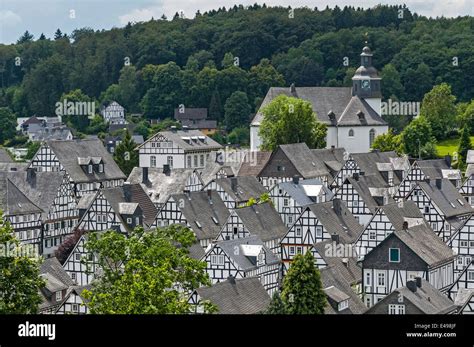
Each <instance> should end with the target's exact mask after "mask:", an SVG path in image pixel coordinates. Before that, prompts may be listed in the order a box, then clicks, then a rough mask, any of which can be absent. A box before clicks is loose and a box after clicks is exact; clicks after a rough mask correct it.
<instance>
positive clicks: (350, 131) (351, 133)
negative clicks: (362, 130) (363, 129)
mask: <svg viewBox="0 0 474 347" xmlns="http://www.w3.org/2000/svg"><path fill="white" fill-rule="evenodd" d="M349 137H354V129H349Z"/></svg>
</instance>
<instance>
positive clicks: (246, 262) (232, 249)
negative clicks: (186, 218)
mask: <svg viewBox="0 0 474 347" xmlns="http://www.w3.org/2000/svg"><path fill="white" fill-rule="evenodd" d="M203 261H204V262H205V263H206V271H207V273H208V274H209V277H210V279H211V281H212V283H218V282H222V281H225V280H226V279H227V278H228V277H229V276H233V277H234V278H236V279H238V278H244V277H258V278H259V279H260V282H261V283H262V285H263V287H264V288H265V289H266V291H267V292H268V294H269V295H270V296H272V295H273V293H275V292H276V291H277V290H278V287H279V269H280V260H279V259H278V258H277V257H276V256H275V255H274V254H273V252H272V251H271V250H270V249H268V248H267V247H265V245H264V244H263V241H262V240H260V239H259V238H258V237H257V236H249V237H245V238H238V239H233V240H226V241H218V242H216V243H213V244H210V245H209V247H208V249H207V250H206V255H205V256H204V257H203Z"/></svg>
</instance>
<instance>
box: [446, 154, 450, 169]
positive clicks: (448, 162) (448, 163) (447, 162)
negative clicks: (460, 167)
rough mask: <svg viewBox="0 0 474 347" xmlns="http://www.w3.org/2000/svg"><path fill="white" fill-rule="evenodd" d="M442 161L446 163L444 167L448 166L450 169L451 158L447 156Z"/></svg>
mask: <svg viewBox="0 0 474 347" xmlns="http://www.w3.org/2000/svg"><path fill="white" fill-rule="evenodd" d="M444 161H445V162H446V165H448V167H449V168H450V169H451V156H450V155H449V154H448V155H445V156H444Z"/></svg>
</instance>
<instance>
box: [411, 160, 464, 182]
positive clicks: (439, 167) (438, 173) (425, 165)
mask: <svg viewBox="0 0 474 347" xmlns="http://www.w3.org/2000/svg"><path fill="white" fill-rule="evenodd" d="M416 164H417V165H418V167H419V168H420V169H421V171H422V172H423V174H424V175H425V176H427V177H429V178H430V179H432V180H433V179H436V178H449V177H445V176H446V174H443V171H451V170H452V169H451V168H450V167H449V166H448V164H447V163H446V160H445V159H430V160H417V161H416ZM454 171H457V174H456V175H455V177H453V178H451V179H456V177H459V178H461V174H460V172H459V170H454Z"/></svg>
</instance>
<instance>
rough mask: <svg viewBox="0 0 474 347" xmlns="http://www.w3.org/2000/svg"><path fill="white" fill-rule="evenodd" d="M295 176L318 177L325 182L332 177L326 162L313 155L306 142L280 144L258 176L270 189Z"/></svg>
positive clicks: (303, 177) (304, 177)
mask: <svg viewBox="0 0 474 347" xmlns="http://www.w3.org/2000/svg"><path fill="white" fill-rule="evenodd" d="M294 176H299V177H301V178H302V179H309V178H318V179H320V180H321V182H323V183H324V184H327V183H328V181H329V180H331V179H332V176H331V173H330V172H329V170H328V169H327V167H326V165H325V164H324V162H322V161H321V159H320V158H319V157H317V156H315V155H313V152H312V151H311V150H310V149H309V148H308V146H307V145H306V144H305V143H294V144H289V145H280V146H278V148H277V149H276V150H275V151H273V153H272V155H271V156H270V159H268V161H267V163H266V164H265V166H264V168H263V169H262V170H261V171H260V173H259V174H258V176H257V177H258V179H259V180H260V182H261V183H262V184H263V186H264V187H265V188H267V189H270V188H272V187H273V186H274V185H276V184H278V183H280V182H287V181H291V180H292V179H293V177H294Z"/></svg>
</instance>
